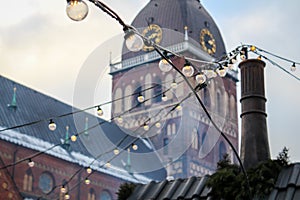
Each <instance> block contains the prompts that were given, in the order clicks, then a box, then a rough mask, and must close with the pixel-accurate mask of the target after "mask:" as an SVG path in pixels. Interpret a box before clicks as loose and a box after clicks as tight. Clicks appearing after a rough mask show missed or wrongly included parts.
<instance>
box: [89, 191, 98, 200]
mask: <svg viewBox="0 0 300 200" xmlns="http://www.w3.org/2000/svg"><path fill="white" fill-rule="evenodd" d="M87 200H96V193H95V190H94V189H93V188H91V189H90V191H89V193H88V198H87Z"/></svg>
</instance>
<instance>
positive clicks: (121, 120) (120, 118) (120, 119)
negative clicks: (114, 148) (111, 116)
mask: <svg viewBox="0 0 300 200" xmlns="http://www.w3.org/2000/svg"><path fill="white" fill-rule="evenodd" d="M117 121H118V123H120V124H122V123H123V118H122V117H121V116H119V117H118V118H117Z"/></svg>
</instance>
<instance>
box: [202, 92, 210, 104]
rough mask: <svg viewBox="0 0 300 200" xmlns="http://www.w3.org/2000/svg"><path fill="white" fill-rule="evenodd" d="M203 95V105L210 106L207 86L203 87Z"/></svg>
mask: <svg viewBox="0 0 300 200" xmlns="http://www.w3.org/2000/svg"><path fill="white" fill-rule="evenodd" d="M203 95H204V97H203V98H204V105H205V106H206V107H210V95H209V90H208V89H207V88H204V89H203Z"/></svg>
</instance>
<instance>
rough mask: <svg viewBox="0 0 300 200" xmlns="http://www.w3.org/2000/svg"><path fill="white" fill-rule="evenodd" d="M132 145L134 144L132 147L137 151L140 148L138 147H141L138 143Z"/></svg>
mask: <svg viewBox="0 0 300 200" xmlns="http://www.w3.org/2000/svg"><path fill="white" fill-rule="evenodd" d="M131 146H132V149H133V150H135V151H136V150H138V148H139V147H138V145H136V144H134V143H133V144H132V145H131Z"/></svg>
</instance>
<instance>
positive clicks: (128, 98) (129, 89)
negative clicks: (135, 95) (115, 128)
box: [124, 85, 132, 111]
mask: <svg viewBox="0 0 300 200" xmlns="http://www.w3.org/2000/svg"><path fill="white" fill-rule="evenodd" d="M131 95H132V87H131V85H127V86H126V88H125V94H124V96H125V98H124V110H125V111H127V110H129V109H130V108H131V107H132V99H131Z"/></svg>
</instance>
